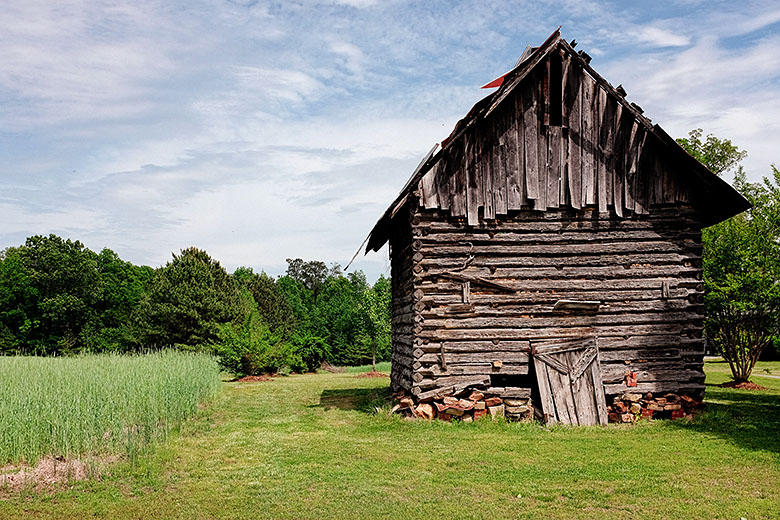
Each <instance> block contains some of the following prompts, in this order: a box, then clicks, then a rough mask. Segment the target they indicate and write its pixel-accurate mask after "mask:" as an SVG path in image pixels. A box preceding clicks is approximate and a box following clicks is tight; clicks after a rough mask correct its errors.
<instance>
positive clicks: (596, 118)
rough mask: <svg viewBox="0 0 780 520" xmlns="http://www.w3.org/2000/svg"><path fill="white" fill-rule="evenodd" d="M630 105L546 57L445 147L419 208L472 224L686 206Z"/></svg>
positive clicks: (564, 62) (423, 184)
mask: <svg viewBox="0 0 780 520" xmlns="http://www.w3.org/2000/svg"><path fill="white" fill-rule="evenodd" d="M554 70H557V72H555V73H553V71H554ZM551 81H552V82H555V84H556V85H557V86H556V88H552V86H551V84H550V82H551ZM551 93H552V94H551ZM551 95H554V96H555V97H556V99H553V100H551V99H550V96H551ZM551 101H552V102H554V103H555V105H551V104H550V103H551ZM625 103H626V102H625V100H624V99H618V98H616V97H615V96H614V95H612V94H611V93H610V92H608V91H607V89H606V88H604V86H602V85H600V84H599V83H598V82H596V80H594V79H593V77H591V76H590V75H589V74H588V73H587V72H586V71H585V70H584V69H583V68H582V67H581V66H580V65H579V63H576V62H574V61H573V60H572V58H571V57H568V56H565V57H564V59H561V57H560V56H557V55H553V56H550V57H548V58H547V59H545V60H543V61H541V62H540V63H539V65H538V66H537V68H536V69H534V70H533V71H532V72H531V73H530V74H529V75H528V77H527V78H525V80H524V81H523V82H521V83H520V84H519V85H518V86H517V88H516V90H515V91H514V92H513V93H511V94H509V95H508V97H507V101H506V102H504V103H503V104H501V105H500V106H499V107H498V108H497V109H496V110H495V111H493V112H492V113H491V114H490V116H489V117H487V118H484V119H477V120H475V121H474V122H473V123H472V124H471V125H469V126H467V127H466V128H465V129H464V130H463V131H462V132H461V133H460V134H459V135H458V136H457V138H455V139H453V140H452V141H450V142H448V143H447V145H446V147H445V148H444V150H443V151H442V153H441V155H440V156H439V159H438V161H437V162H435V163H434V164H433V166H432V167H431V169H430V170H429V172H428V173H426V174H425V175H424V176H422V177H421V178H420V179H419V181H418V183H417V189H418V190H419V192H420V193H421V194H423V196H421V199H420V200H421V203H422V206H423V207H424V208H426V209H448V210H449V213H450V215H452V216H456V217H465V218H466V221H467V222H468V223H469V224H470V225H476V224H477V223H478V222H479V220H480V219H485V220H493V219H495V218H497V216H498V217H500V216H502V215H504V214H506V212H507V211H509V210H519V209H533V210H537V211H546V210H548V209H556V208H559V207H569V208H573V209H580V208H582V207H595V208H597V209H598V210H599V211H600V212H602V213H604V212H607V211H611V212H614V213H615V214H616V215H617V216H619V217H622V216H623V214H624V213H627V214H634V213H635V214H644V213H646V212H647V211H648V210H649V208H650V206H651V205H653V204H667V205H675V204H679V203H688V202H689V201H690V196H689V194H688V189H687V187H685V186H681V185H680V183H679V182H678V181H677V180H676V177H675V175H674V174H673V173H672V170H673V168H674V164H671V163H670V162H668V161H667V159H666V158H664V157H659V156H658V154H656V153H655V150H657V149H659V148H660V146H661V145H660V143H659V142H658V138H657V137H656V136H655V135H654V134H650V133H648V132H647V130H646V127H645V122H644V121H641V120H640V119H638V118H637V116H636V115H635V112H634V111H633V109H631V110H629V109H627V108H626V107H625V106H624V105H625ZM552 106H556V107H557V109H555V110H553V108H552ZM551 112H553V114H552V116H553V117H552V118H551V117H550V116H551ZM434 187H435V188H436V190H435V192H434V190H433V188H434Z"/></svg>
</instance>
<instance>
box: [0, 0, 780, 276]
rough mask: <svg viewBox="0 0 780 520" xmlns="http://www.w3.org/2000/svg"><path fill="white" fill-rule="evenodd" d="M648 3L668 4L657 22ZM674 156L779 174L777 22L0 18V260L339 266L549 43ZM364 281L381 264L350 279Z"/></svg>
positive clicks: (528, 5)
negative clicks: (203, 256)
mask: <svg viewBox="0 0 780 520" xmlns="http://www.w3.org/2000/svg"><path fill="white" fill-rule="evenodd" d="M659 4H663V5H659ZM558 25H562V26H563V29H562V33H563V36H564V38H566V39H567V40H571V39H576V40H577V42H579V43H578V49H583V50H585V51H586V52H588V53H589V54H591V56H593V61H592V63H591V64H592V65H593V66H594V68H595V69H596V70H597V71H599V72H600V73H601V74H602V75H603V76H604V77H605V78H606V79H607V80H608V81H610V82H611V83H612V84H614V85H617V84H619V83H622V84H623V86H624V87H625V89H626V90H627V91H628V99H629V100H630V101H633V102H636V103H637V104H639V105H641V106H642V108H643V109H644V110H645V114H646V115H647V116H649V117H650V118H651V119H652V120H653V121H654V122H657V123H659V124H660V125H661V126H663V127H664V128H665V129H666V130H667V131H668V132H669V133H670V134H671V135H673V136H682V135H685V134H686V133H687V132H688V130H690V129H692V128H696V127H701V128H703V129H704V131H705V133H710V132H711V133H714V134H716V135H718V136H721V137H728V138H731V139H732V140H733V141H734V142H735V143H736V144H737V145H738V146H740V147H741V148H743V149H746V150H747V151H748V153H749V156H748V158H747V159H746V160H745V162H744V165H745V168H746V170H747V172H748V176H749V178H750V179H751V180H758V179H760V177H761V176H763V175H766V174H767V173H768V172H769V165H770V164H771V163H773V162H775V163H778V164H780V152H779V151H778V146H777V145H778V136H780V4H778V3H777V2H776V1H746V2H738V3H737V2H718V1H712V0H708V1H706V2H705V1H696V0H690V1H670V2H663V3H660V2H653V1H639V2H630V3H629V2H625V3H620V2H608V1H590V0H583V1H570V2H566V1H564V2H550V3H546V2H545V3H542V2H523V1H514V2H501V1H485V0H482V1H474V2H465V1H463V2H460V1H427V0H418V1H400V0H383V1H374V0H319V1H318V0H311V1H294V0H286V1H281V2H262V1H249V2H247V1H218V0H214V1H211V2H200V1H197V0H189V1H187V2H176V1H173V0H169V1H144V0H138V1H133V2H129V1H124V2H113V1H100V0H58V1H56V2H55V1H52V0H46V1H37V0H10V1H9V2H4V4H3V9H2V10H0V56H2V57H3V58H2V60H3V61H2V67H0V171H1V172H2V176H1V177H0V249H2V248H4V247H7V246H13V245H19V244H21V243H23V241H24V239H25V238H26V237H27V236H30V235H33V234H48V233H56V234H59V235H61V236H64V237H69V238H74V239H79V240H81V241H82V242H84V243H85V244H86V245H87V246H88V247H90V248H91V249H93V250H96V251H99V250H100V249H102V248H103V247H109V248H111V249H113V250H114V251H116V252H117V253H119V255H120V256H121V257H122V258H124V259H126V260H130V261H132V262H134V263H137V264H148V265H152V266H158V265H161V264H164V263H165V262H166V261H167V260H169V259H170V255H171V253H172V252H178V251H179V250H180V249H182V248H185V247H188V246H197V247H200V248H203V249H205V250H206V251H208V252H209V253H210V254H211V255H212V256H213V257H215V258H217V259H219V260H220V261H221V262H222V264H223V265H225V266H226V267H227V268H228V269H229V270H231V271H232V270H233V269H235V267H237V266H239V265H246V266H251V267H253V268H254V269H255V270H258V271H259V270H261V269H264V270H266V271H267V272H269V273H272V274H280V273H282V272H283V271H284V269H285V266H286V264H285V258H291V257H292V258H294V257H302V258H305V259H319V260H323V261H326V262H328V263H330V262H339V263H341V264H342V265H344V264H346V263H347V262H348V261H349V259H350V258H351V257H352V254H353V253H354V252H355V250H356V249H357V248H358V246H359V245H360V243H361V242H362V241H363V239H364V238H365V236H366V234H367V233H368V232H369V230H370V229H371V227H372V226H373V224H374V222H375V221H376V220H377V218H379V216H380V215H381V213H382V211H383V210H384V209H385V207H386V206H387V205H388V204H389V202H390V201H391V200H392V199H393V198H394V197H395V195H396V194H397V193H398V191H399V190H400V189H401V187H402V186H403V184H404V182H405V181H406V179H407V177H408V176H409V174H410V173H411V172H412V170H413V169H414V167H415V166H416V164H417V162H418V161H419V159H420V158H421V156H422V155H424V154H425V153H426V152H427V151H428V150H429V149H430V147H431V146H432V145H433V144H434V143H436V142H439V141H440V140H441V139H443V138H444V137H446V136H447V134H448V133H449V132H450V130H451V129H452V126H453V125H454V124H455V122H456V121H457V120H458V119H459V118H461V117H462V116H463V115H465V113H466V112H467V111H468V109H469V108H470V107H471V106H472V105H473V103H475V102H476V101H477V100H478V99H480V98H481V97H483V96H484V95H486V93H487V92H486V91H484V90H480V89H479V86H480V85H483V84H484V83H486V82H488V81H490V80H492V79H494V78H495V77H497V76H499V75H501V74H502V73H504V72H505V71H506V70H508V69H509V68H511V66H512V65H513V64H514V63H515V61H516V60H517V58H518V57H519V55H520V54H521V53H522V51H523V49H524V48H525V46H526V45H527V44H532V45H538V44H540V43H541V42H542V41H544V40H545V38H547V36H549V34H550V33H551V32H552V31H553V30H554V29H555V28H556V27H557V26H558ZM353 265H354V266H355V267H356V268H359V269H363V270H364V271H365V272H366V273H367V274H368V275H369V278H371V279H373V278H375V277H376V276H378V275H379V274H381V273H387V272H389V267H388V261H387V251H386V250H383V251H382V252H380V253H379V254H370V255H368V256H366V257H363V256H361V257H359V259H358V260H357V261H356V262H355V264H353Z"/></svg>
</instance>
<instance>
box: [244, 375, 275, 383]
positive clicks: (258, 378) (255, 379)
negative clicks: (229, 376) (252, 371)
mask: <svg viewBox="0 0 780 520" xmlns="http://www.w3.org/2000/svg"><path fill="white" fill-rule="evenodd" d="M271 380H272V378H271V376H244V377H242V378H241V379H239V380H238V382H239V383H257V382H260V381H271Z"/></svg>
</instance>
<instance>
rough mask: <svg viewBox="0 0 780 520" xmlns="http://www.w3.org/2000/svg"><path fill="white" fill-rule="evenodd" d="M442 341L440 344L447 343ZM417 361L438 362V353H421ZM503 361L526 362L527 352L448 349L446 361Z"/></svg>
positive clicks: (458, 362) (452, 363)
mask: <svg viewBox="0 0 780 520" xmlns="http://www.w3.org/2000/svg"><path fill="white" fill-rule="evenodd" d="M449 344H450V343H446V342H443V343H441V345H449ZM416 359H417V361H419V362H420V363H439V362H440V355H439V354H430V353H429V354H422V355H421V356H419V357H418V358H416ZM493 361H503V362H506V363H528V352H512V351H495V352H453V351H450V350H449V349H448V351H447V362H448V363H449V365H450V366H456V365H460V364H464V363H492V362H493Z"/></svg>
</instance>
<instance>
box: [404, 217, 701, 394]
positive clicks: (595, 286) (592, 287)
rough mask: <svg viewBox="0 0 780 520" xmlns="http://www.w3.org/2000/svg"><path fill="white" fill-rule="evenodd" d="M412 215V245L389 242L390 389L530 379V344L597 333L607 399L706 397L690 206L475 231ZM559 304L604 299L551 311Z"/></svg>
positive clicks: (527, 221)
mask: <svg viewBox="0 0 780 520" xmlns="http://www.w3.org/2000/svg"><path fill="white" fill-rule="evenodd" d="M410 214H411V220H412V222H411V226H409V224H408V219H406V220H407V224H406V225H407V226H409V227H408V229H409V231H410V234H411V238H412V239H411V240H410V241H408V242H405V241H404V240H403V236H402V233H400V232H399V230H397V229H396V230H394V237H393V238H392V239H391V246H392V247H393V249H392V254H391V256H392V268H393V296H394V308H393V341H394V354H393V384H394V386H396V387H402V388H405V389H407V390H411V391H412V393H414V394H417V395H420V394H423V393H426V392H430V391H431V390H432V389H436V388H443V387H447V386H452V385H458V384H462V383H468V381H472V380H475V379H480V378H483V379H484V378H485V377H487V378H490V377H491V376H493V377H492V379H491V385H492V386H496V385H500V386H506V387H510V386H512V387H515V386H526V387H530V386H532V381H533V379H532V377H529V376H527V374H528V372H529V341H530V340H538V339H547V338H561V337H586V336H596V337H597V338H598V346H599V350H600V359H601V372H602V375H603V380H604V384H605V391H606V393H607V394H617V393H620V392H622V391H626V390H629V389H632V390H634V391H641V392H666V391H671V392H678V393H686V394H690V395H700V394H701V393H702V392H703V389H704V386H703V383H704V375H703V371H702V363H703V354H704V345H703V339H702V323H703V282H702V270H701V252H702V245H701V232H700V231H699V229H700V224H699V223H698V222H697V221H696V220H695V213H694V212H693V210H692V209H690V208H689V207H685V206H668V207H666V208H663V207H657V208H653V210H652V211H650V212H649V213H644V214H636V213H634V214H632V215H630V216H629V215H623V216H622V217H619V216H617V215H616V214H615V213H614V212H608V213H607V212H603V213H599V212H598V210H597V209H592V208H591V209H585V210H580V211H575V210H570V209H565V208H562V209H558V210H548V211H546V212H543V213H542V212H535V211H523V212H512V214H510V215H509V216H506V217H502V218H500V219H496V220H494V221H491V222H487V221H484V220H480V221H479V222H478V223H477V224H476V225H468V223H467V221H466V219H464V218H456V217H452V216H451V215H450V214H449V212H446V211H442V210H427V209H425V208H413V209H411V213H410ZM396 227H397V226H396ZM491 284H492V285H491ZM559 300H578V301H584V300H596V301H599V302H601V306H600V308H599V310H598V311H597V312H587V311H585V312H577V311H556V310H553V307H554V305H555V304H556V302H558V301H559ZM627 372H632V373H633V374H634V375H636V379H637V386H636V387H632V388H629V387H628V386H626V373H627ZM496 376H500V377H496Z"/></svg>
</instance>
